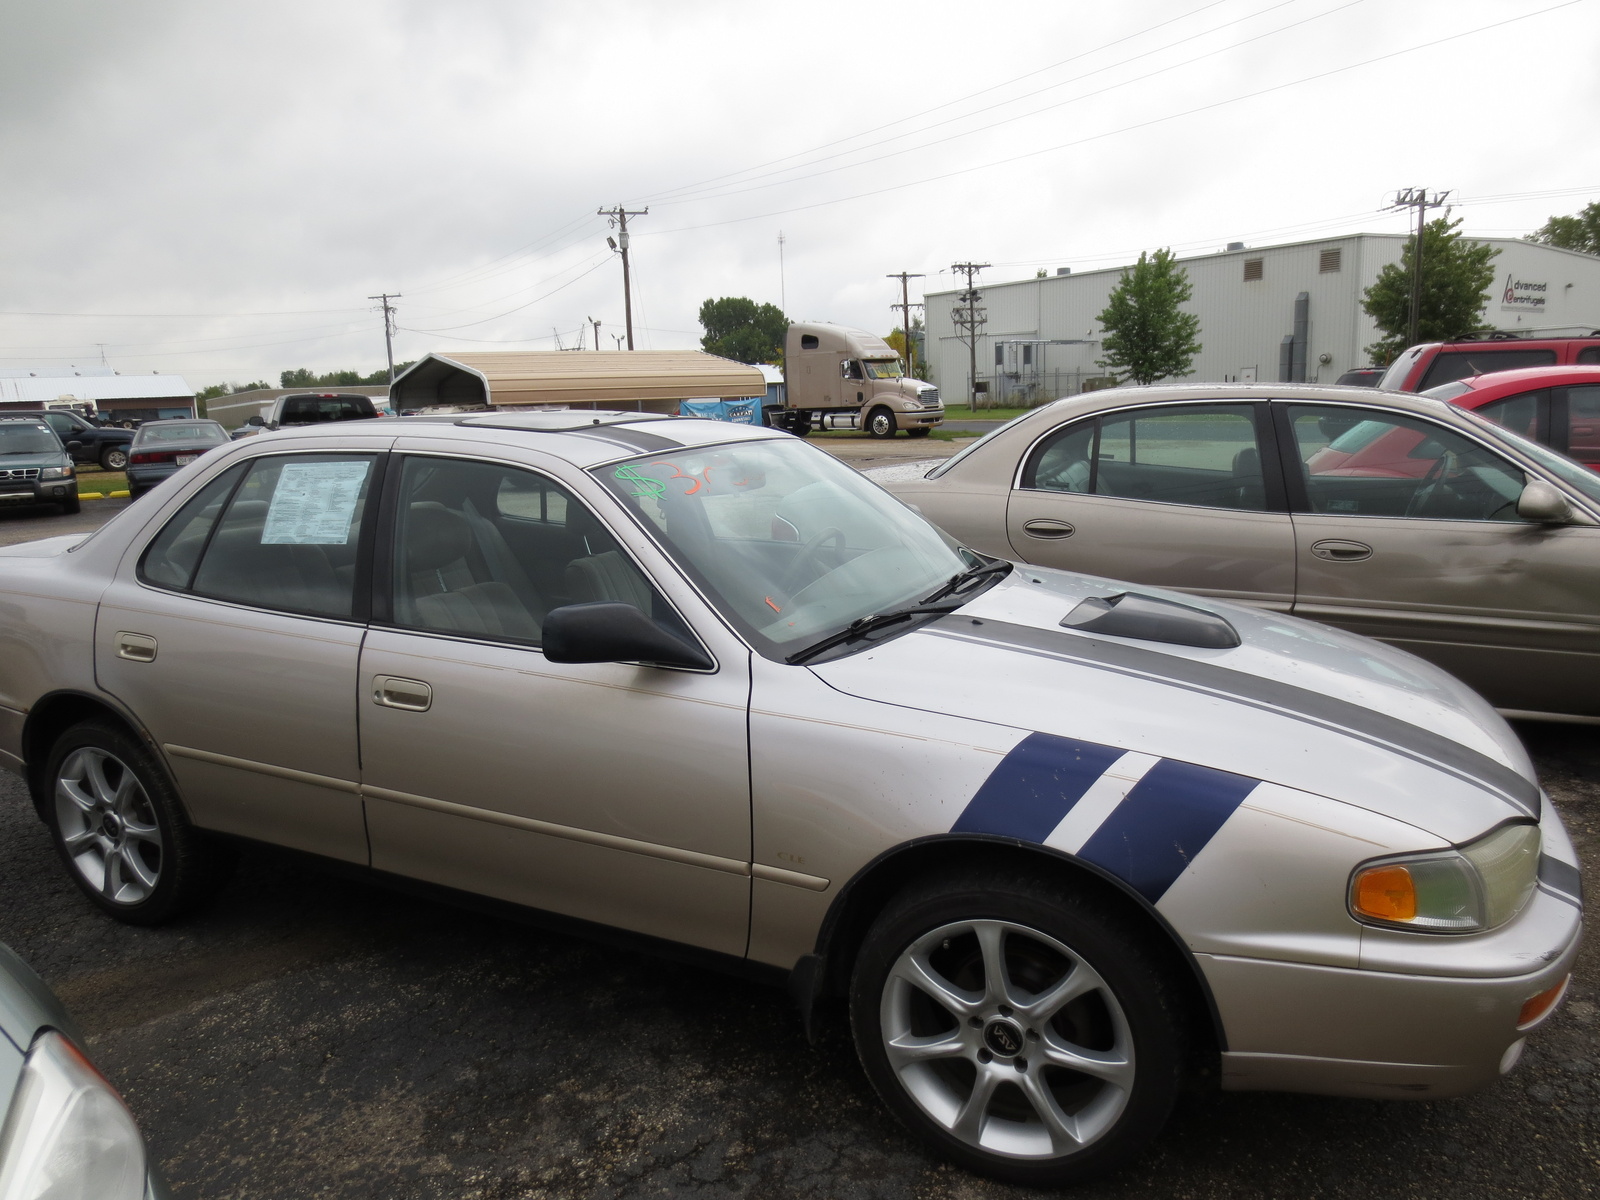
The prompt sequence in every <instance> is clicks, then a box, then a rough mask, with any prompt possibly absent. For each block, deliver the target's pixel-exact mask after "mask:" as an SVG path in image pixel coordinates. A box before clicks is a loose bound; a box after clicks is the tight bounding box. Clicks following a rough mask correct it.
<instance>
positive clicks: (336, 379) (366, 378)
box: [234, 359, 416, 391]
mask: <svg viewBox="0 0 1600 1200" xmlns="http://www.w3.org/2000/svg"><path fill="white" fill-rule="evenodd" d="M415 362H416V359H412V360H411V361H410V362H397V363H395V365H394V373H395V374H396V375H397V376H398V375H399V374H400V372H402V371H404V370H405V369H406V368H407V367H409V366H411V365H412V364H413V363H415ZM388 382H389V368H388V367H379V368H378V369H377V370H376V371H374V372H372V374H370V375H363V374H362V373H361V372H360V371H325V372H323V373H322V374H321V375H318V374H316V373H314V372H312V371H310V370H307V369H306V368H305V367H296V368H295V369H294V370H292V371H284V372H282V373H281V374H280V375H279V376H278V386H279V387H286V388H312V387H363V386H364V387H384V386H386V385H387V384H388ZM250 386H251V387H267V386H268V385H267V384H265V383H260V384H251V385H250ZM234 390H235V391H239V390H241V389H238V388H235V389H234Z"/></svg>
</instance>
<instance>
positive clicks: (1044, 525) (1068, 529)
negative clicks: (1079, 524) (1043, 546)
mask: <svg viewBox="0 0 1600 1200" xmlns="http://www.w3.org/2000/svg"><path fill="white" fill-rule="evenodd" d="M1022 530H1023V532H1024V533H1026V534H1027V535H1028V536H1029V537H1036V538H1069V537H1071V536H1072V535H1073V534H1074V533H1076V532H1078V531H1077V530H1076V529H1075V528H1074V527H1073V526H1071V525H1069V524H1067V523H1066V522H1065V521H1046V520H1034V521H1024V522H1023V523H1022Z"/></svg>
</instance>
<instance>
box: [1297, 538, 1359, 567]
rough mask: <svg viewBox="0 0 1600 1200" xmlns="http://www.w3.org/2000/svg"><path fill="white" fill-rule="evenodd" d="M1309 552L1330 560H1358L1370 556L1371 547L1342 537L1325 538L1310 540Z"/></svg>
mask: <svg viewBox="0 0 1600 1200" xmlns="http://www.w3.org/2000/svg"><path fill="white" fill-rule="evenodd" d="M1311 553H1313V554H1315V555H1316V556H1317V557H1318V558H1326V559H1328V560H1329V561H1331V562H1360V561H1361V560H1362V559H1363V558H1371V557H1372V547H1371V546H1369V545H1367V544H1366V543H1365V542H1348V541H1345V540H1344V539H1343V538H1327V539H1326V540H1324V541H1320V542H1312V543H1311Z"/></svg>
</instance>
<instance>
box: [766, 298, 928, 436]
mask: <svg viewBox="0 0 1600 1200" xmlns="http://www.w3.org/2000/svg"><path fill="white" fill-rule="evenodd" d="M783 366H784V382H785V387H784V401H783V405H782V407H781V408H775V409H767V410H765V412H764V416H765V417H766V423H767V424H770V425H775V426H778V427H779V428H782V429H787V430H788V431H789V432H790V433H796V434H799V435H801V436H802V437H803V436H805V435H806V434H807V433H810V432H811V430H813V429H864V430H866V432H867V433H868V434H869V435H870V436H872V437H878V438H892V437H893V436H894V435H895V433H896V432H897V431H899V430H902V429H903V430H905V431H906V434H907V435H908V436H910V437H926V436H927V435H928V433H929V431H931V430H932V429H933V428H934V427H935V426H937V425H939V424H940V423H941V422H943V421H944V403H943V402H942V401H941V400H940V399H939V389H938V388H936V387H934V386H933V385H932V384H931V383H925V382H923V381H922V380H920V379H908V378H906V375H905V364H903V363H902V362H901V361H900V356H899V355H898V354H896V353H895V352H894V349H893V348H892V347H891V346H890V345H889V343H888V342H886V341H884V340H883V339H882V338H880V337H878V336H877V335H876V334H871V333H868V332H867V331H866V330H864V329H852V328H851V327H849V326H848V325H833V324H829V323H825V322H804V323H802V322H797V323H795V324H793V325H790V326H789V333H788V336H787V338H786V340H785V343H784V358H783Z"/></svg>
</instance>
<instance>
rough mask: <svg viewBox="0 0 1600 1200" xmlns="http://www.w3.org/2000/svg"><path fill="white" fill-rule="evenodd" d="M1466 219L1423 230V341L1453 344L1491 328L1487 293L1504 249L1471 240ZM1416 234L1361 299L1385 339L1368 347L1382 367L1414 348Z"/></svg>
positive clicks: (1420, 327) (1420, 316)
mask: <svg viewBox="0 0 1600 1200" xmlns="http://www.w3.org/2000/svg"><path fill="white" fill-rule="evenodd" d="M1460 224H1461V218H1460V217H1457V218H1456V219H1455V220H1454V221H1452V220H1450V218H1449V217H1440V218H1438V219H1437V220H1433V221H1429V222H1428V223H1427V224H1426V225H1424V226H1423V227H1422V296H1421V303H1420V304H1419V305H1418V307H1417V339H1418V340H1419V341H1422V342H1453V341H1456V340H1458V339H1460V338H1464V337H1470V336H1471V335H1472V334H1475V333H1478V332H1480V331H1481V330H1484V329H1487V328H1488V326H1486V325H1485V324H1484V323H1483V320H1482V315H1483V301H1484V293H1486V292H1487V291H1488V290H1489V285H1490V284H1492V283H1493V282H1494V265H1493V261H1494V257H1495V255H1497V254H1499V253H1500V251H1498V250H1496V249H1495V248H1494V247H1493V246H1490V245H1487V244H1486V243H1484V242H1469V241H1467V240H1466V239H1464V238H1463V237H1462V236H1461V234H1460V233H1459V232H1458V228H1457V227H1458V226H1459V225H1460ZM1416 244H1417V239H1416V237H1415V235H1413V236H1412V237H1410V238H1408V239H1407V240H1406V244H1405V249H1404V250H1402V251H1401V254H1400V261H1399V262H1397V263H1390V264H1389V265H1388V266H1386V267H1384V268H1383V270H1381V271H1379V272H1378V278H1377V280H1376V281H1375V282H1374V283H1373V285H1372V286H1371V287H1369V288H1368V289H1367V290H1366V292H1365V293H1363V295H1362V298H1361V307H1362V308H1363V309H1364V310H1366V314H1367V316H1369V317H1371V318H1372V319H1373V321H1374V322H1375V323H1376V324H1377V326H1378V328H1379V329H1380V330H1381V331H1382V332H1383V334H1384V337H1382V338H1381V339H1379V340H1378V341H1376V342H1374V343H1372V345H1370V346H1368V347H1367V353H1368V354H1370V355H1371V356H1372V361H1373V362H1375V363H1377V364H1378V365H1379V366H1383V365H1385V364H1388V363H1391V362H1393V361H1394V359H1395V356H1396V355H1397V354H1399V353H1400V351H1402V350H1404V349H1405V348H1406V346H1407V345H1409V344H1410V343H1409V332H1408V331H1409V329H1410V321H1411V264H1412V261H1413V259H1414V256H1415V254H1416Z"/></svg>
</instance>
